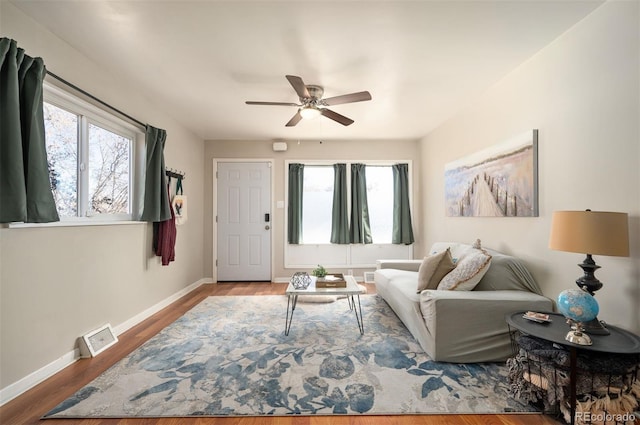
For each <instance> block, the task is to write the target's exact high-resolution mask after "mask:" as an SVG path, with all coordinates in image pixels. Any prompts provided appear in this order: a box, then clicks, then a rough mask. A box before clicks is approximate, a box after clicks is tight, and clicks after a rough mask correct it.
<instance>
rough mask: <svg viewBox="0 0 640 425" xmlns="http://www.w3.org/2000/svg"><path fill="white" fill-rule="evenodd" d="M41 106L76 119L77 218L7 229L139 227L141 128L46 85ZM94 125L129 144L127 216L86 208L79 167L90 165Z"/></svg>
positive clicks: (86, 192)
mask: <svg viewBox="0 0 640 425" xmlns="http://www.w3.org/2000/svg"><path fill="white" fill-rule="evenodd" d="M43 98H44V102H45V103H48V104H51V105H53V106H56V107H58V108H61V109H63V110H65V111H67V112H69V113H72V114H74V115H76V116H78V162H77V164H76V166H77V170H76V175H77V177H78V182H77V196H78V200H77V209H78V211H77V214H78V215H76V216H62V215H61V216H60V221H59V222H51V223H11V224H10V227H58V226H86V225H114V224H131V223H141V222H140V221H139V217H140V214H141V212H142V201H143V199H144V171H145V162H144V158H145V152H144V140H145V135H144V132H143V130H142V129H141V128H139V127H137V126H135V125H133V124H131V123H129V122H128V121H125V120H124V119H122V118H120V117H118V116H116V115H114V114H113V113H110V112H107V111H105V110H104V109H102V108H99V107H97V106H95V105H93V104H91V103H89V102H87V101H85V100H83V99H81V98H80V97H78V96H75V95H73V94H71V93H69V92H67V91H65V90H63V89H62V88H60V87H58V86H55V85H53V84H51V83H49V82H47V81H45V82H44V84H43ZM90 125H94V126H97V127H99V128H101V129H104V130H107V131H109V132H112V133H114V134H116V135H118V136H121V137H123V138H126V139H129V140H131V146H130V149H129V161H128V162H129V212H128V213H116V214H104V213H102V214H100V213H98V214H91V208H90V207H89V204H88V197H89V188H88V185H89V176H88V174H89V170H88V168H86V167H85V170H81V163H85V164H88V161H89V126H90Z"/></svg>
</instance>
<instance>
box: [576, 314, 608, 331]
mask: <svg viewBox="0 0 640 425" xmlns="http://www.w3.org/2000/svg"><path fill="white" fill-rule="evenodd" d="M582 325H583V327H584V331H585V332H587V333H590V334H591V335H610V334H611V332H609V330H608V329H607V328H606V327H605V325H604V324H603V323H602V322H601V321H600V320H598V318H597V317H596V318H595V319H593V320H591V321H589V322H584V323H583V324H582Z"/></svg>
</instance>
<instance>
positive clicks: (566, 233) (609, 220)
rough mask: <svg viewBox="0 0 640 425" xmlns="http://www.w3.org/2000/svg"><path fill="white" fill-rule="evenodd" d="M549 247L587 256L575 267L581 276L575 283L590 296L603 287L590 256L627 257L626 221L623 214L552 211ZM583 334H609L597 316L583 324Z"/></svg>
mask: <svg viewBox="0 0 640 425" xmlns="http://www.w3.org/2000/svg"><path fill="white" fill-rule="evenodd" d="M549 248H550V249H553V250H556V251H568V252H578V253H582V254H586V255H587V257H586V258H585V260H584V261H583V262H582V263H581V264H578V266H580V267H581V268H582V270H583V272H584V274H583V275H582V276H581V277H580V278H578V280H576V285H578V287H579V288H580V289H582V290H584V291H586V292H588V293H589V294H591V295H595V294H594V293H595V292H596V291H597V290H598V289H600V288H602V282H600V281H599V280H598V278H596V277H595V271H596V270H597V269H599V268H600V266H598V265H597V264H596V262H595V261H594V260H593V258H592V255H593V254H598V255H609V256H615V257H628V256H629V218H628V215H627V214H626V213H619V212H602V211H591V210H586V211H555V212H554V213H553V216H552V218H551V235H550V236H549ZM584 328H585V332H587V333H591V334H594V335H608V334H609V331H608V330H607V329H606V328H605V327H604V326H603V325H602V323H601V322H600V321H599V320H598V318H597V317H596V318H595V319H593V320H591V321H589V322H587V323H585V325H584Z"/></svg>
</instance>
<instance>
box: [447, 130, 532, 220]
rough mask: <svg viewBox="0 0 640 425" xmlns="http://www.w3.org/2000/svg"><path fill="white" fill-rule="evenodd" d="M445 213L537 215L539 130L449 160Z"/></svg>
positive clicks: (491, 215)
mask: <svg viewBox="0 0 640 425" xmlns="http://www.w3.org/2000/svg"><path fill="white" fill-rule="evenodd" d="M444 184H445V190H444V193H445V208H446V215H447V216H448V217H537V216H538V130H531V131H528V132H526V133H523V134H520V135H518V136H516V137H513V138H511V139H509V140H507V141H504V142H502V143H499V144H496V145H493V146H491V147H489V148H487V149H483V150H481V151H479V152H476V153H473V154H471V155H468V156H465V157H463V158H460V159H458V160H455V161H452V162H449V163H447V164H446V165H445V170H444Z"/></svg>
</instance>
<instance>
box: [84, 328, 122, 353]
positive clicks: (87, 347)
mask: <svg viewBox="0 0 640 425" xmlns="http://www.w3.org/2000/svg"><path fill="white" fill-rule="evenodd" d="M116 342H118V337H116V335H115V334H114V333H113V328H111V325H110V324H108V323H107V324H106V325H104V326H102V327H100V328H98V329H96V330H94V331H91V332H89V333H88V334H86V335H83V336H82V337H81V338H80V341H79V345H80V357H95V356H97V355H98V354H100V353H102V352H103V351H104V350H106V349H107V348H109V347H111V346H112V345H113V344H115V343H116Z"/></svg>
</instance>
